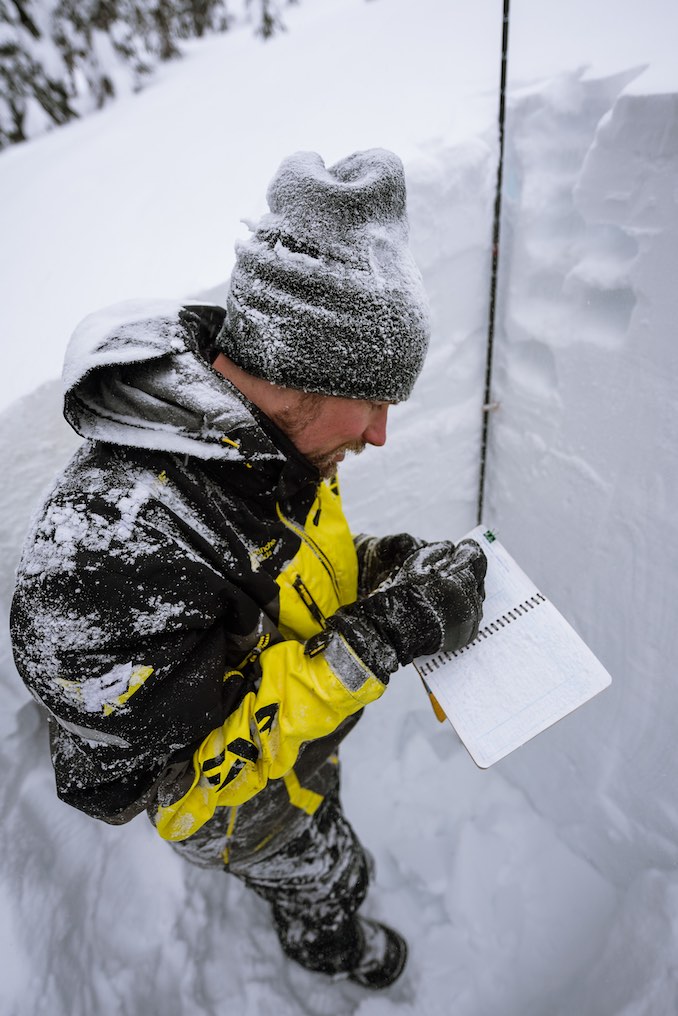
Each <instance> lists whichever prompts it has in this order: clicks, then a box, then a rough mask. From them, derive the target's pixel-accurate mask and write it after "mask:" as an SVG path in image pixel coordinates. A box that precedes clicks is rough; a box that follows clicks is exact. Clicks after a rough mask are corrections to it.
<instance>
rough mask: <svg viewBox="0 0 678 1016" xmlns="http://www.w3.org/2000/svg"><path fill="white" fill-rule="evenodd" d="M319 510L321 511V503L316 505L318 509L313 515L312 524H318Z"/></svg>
mask: <svg viewBox="0 0 678 1016" xmlns="http://www.w3.org/2000/svg"><path fill="white" fill-rule="evenodd" d="M321 511H322V506H321V505H318V510H317V512H316V513H315V515H314V516H313V525H314V526H317V525H319V523H320V512H321Z"/></svg>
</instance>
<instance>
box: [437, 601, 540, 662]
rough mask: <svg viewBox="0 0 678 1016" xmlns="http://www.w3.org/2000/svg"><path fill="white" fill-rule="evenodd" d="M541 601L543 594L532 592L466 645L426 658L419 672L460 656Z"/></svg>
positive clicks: (532, 608) (482, 629)
mask: <svg viewBox="0 0 678 1016" xmlns="http://www.w3.org/2000/svg"><path fill="white" fill-rule="evenodd" d="M542 603H546V597H545V596H544V594H543V593H534V594H533V595H532V596H529V597H528V598H527V599H526V600H523V602H522V603H519V604H518V605H517V606H515V607H512V608H511V610H507V611H506V613H505V614H502V615H501V617H498V618H496V619H495V620H494V621H491V622H490V623H489V624H487V625H485V627H484V628H481V629H480V630H479V632H478V634H477V635H476V637H475V638H474V640H473V642H469V644H468V645H467V646H463V647H462V648H461V649H455V650H453V651H452V652H451V653H447V652H441V653H436V655H435V656H432V657H431V658H430V660H426V662H425V663H423V664H421V665H419V672H420V674H421V675H422V677H425V676H426V675H427V674H432V673H433V671H434V670H438V668H439V667H442V666H443V664H445V663H447V662H448V661H449V660H451V659H453V658H454V657H455V656H461V655H462V654H463V653H465V652H467V651H468V650H469V649H471V648H472V647H473V646H477V645H478V644H479V643H480V642H483V641H484V640H485V639H487V638H490V637H491V636H492V635H496V633H497V632H499V631H501V630H502V628H505V627H506V626H507V625H508V624H511V622H512V621H516V620H517V619H518V618H519V617H522V616H523V615H524V614H529V612H530V611H531V610H534V608H535V607H538V606H539V605H540V604H542Z"/></svg>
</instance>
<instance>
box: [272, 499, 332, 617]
mask: <svg viewBox="0 0 678 1016" xmlns="http://www.w3.org/2000/svg"><path fill="white" fill-rule="evenodd" d="M275 507H276V511H277V513H278V518H279V519H280V521H281V522H282V523H283V525H284V526H287V528H288V529H291V530H292V532H293V533H295V534H296V535H297V536H298V537H299V539H300V540H302V541H303V542H304V543H305V544H306V546H307V547H309V548H310V549H311V550H312V551H313V553H314V554H315V556H316V557H317V558H318V560H319V561H320V563H321V565H322V566H323V568H324V569H325V571H326V572H327V574H328V575H329V577H330V581H331V583H332V587H333V589H334V592H335V593H336V597H337V600H339V602H341V596H340V593H339V583H338V581H337V576H336V573H335V571H334V568H333V567H332V562H331V561H330V559H329V558H328V557H327V555H326V554H325V552H324V551H323V550H322V549H321V548H320V547H319V546H318V544H317V543H316V542H315V540H312V539H311V537H310V536H309V535H308V533H307V532H306V530H305V529H303V528H302V527H301V526H297V525H296V524H295V523H294V522H292V521H291V520H290V519H288V518H286V517H285V516H284V515H283V513H282V510H281V508H280V505H279V504H277V503H276V506H275Z"/></svg>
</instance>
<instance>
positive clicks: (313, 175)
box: [218, 149, 429, 402]
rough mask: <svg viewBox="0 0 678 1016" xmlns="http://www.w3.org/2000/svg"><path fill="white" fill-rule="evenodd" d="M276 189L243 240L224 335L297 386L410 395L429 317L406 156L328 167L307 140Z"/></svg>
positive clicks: (257, 365) (365, 156)
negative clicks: (413, 242)
mask: <svg viewBox="0 0 678 1016" xmlns="http://www.w3.org/2000/svg"><path fill="white" fill-rule="evenodd" d="M267 199H268V204H269V208H270V213H269V214H267V215H264V216H263V217H262V219H261V220H260V221H259V223H257V224H256V226H255V227H254V229H253V233H252V236H251V237H250V238H249V239H248V240H246V241H244V242H241V243H239V244H238V245H237V246H236V264H235V268H234V270H233V274H232V276H231V285H230V291H229V296H228V301H227V318H226V323H225V326H224V330H223V332H222V334H221V335H220V337H219V339H218V345H219V347H220V348H221V349H223V351H224V352H225V353H227V354H228V355H229V356H230V357H231V358H232V359H233V360H234V361H235V362H236V363H237V364H238V365H239V366H240V367H242V368H243V369H244V370H247V371H248V372H249V373H251V374H254V375H256V376H258V377H263V378H266V379H267V380H269V381H272V382H274V383H276V384H280V385H285V386H286V387H290V388H297V389H301V390H303V391H314V392H321V393H324V394H327V395H342V396H347V397H350V398H364V399H371V400H378V401H388V402H399V401H402V400H403V399H405V398H407V397H408V396H409V394H410V391H411V388H412V385H413V384H414V381H415V380H416V377H417V376H418V374H419V372H420V370H421V367H422V365H423V361H424V356H425V353H426V348H427V344H428V335H429V324H428V311H427V302H426V297H425V293H424V289H423V284H422V281H421V276H420V274H419V272H418V270H417V268H416V265H415V264H414V260H413V258H412V255H411V253H410V250H409V247H408V243H407V240H408V229H407V219H406V190H405V177H404V172H403V167H402V163H401V161H400V159H399V158H398V157H397V156H396V155H394V154H393V153H392V152H388V151H386V150H384V149H371V150H369V151H366V152H355V153H354V154H353V155H350V156H348V158H346V159H343V160H341V161H340V162H338V163H337V164H336V165H334V166H332V167H330V168H329V169H326V168H325V165H324V163H323V160H322V159H321V157H320V156H319V155H317V154H316V153H314V152H298V153H296V154H294V155H291V156H289V157H288V158H287V159H285V160H284V161H283V162H282V164H281V165H280V167H279V169H278V171H277V173H276V174H275V176H274V178H273V180H272V181H271V183H270V185H269V188H268V192H267Z"/></svg>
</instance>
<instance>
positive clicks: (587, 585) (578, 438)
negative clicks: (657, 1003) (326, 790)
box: [486, 72, 678, 1012]
mask: <svg viewBox="0 0 678 1016" xmlns="http://www.w3.org/2000/svg"><path fill="white" fill-rule="evenodd" d="M635 76H636V74H635V72H629V73H628V74H621V75H618V76H616V77H613V78H608V79H605V80H599V81H595V80H586V79H585V78H583V77H582V76H581V75H578V74H572V75H566V76H563V77H560V78H558V79H556V80H553V81H552V82H550V83H549V84H548V85H547V86H546V87H543V88H540V89H539V90H535V91H534V92H532V93H525V94H522V95H517V96H514V97H513V100H512V103H511V106H510V111H509V119H508V129H507V136H508V148H507V155H506V163H507V165H506V171H505V180H506V193H505V198H504V218H503V224H502V237H503V242H502V254H501V269H500V270H501V275H500V293H499V310H498V322H497V339H496V360H495V372H494V391H493V398H494V399H496V400H497V401H499V403H500V408H499V410H498V411H497V412H496V413H495V414H494V415H493V418H492V425H491V440H490V455H489V462H488V490H487V499H486V505H487V511H486V521H487V522H488V523H492V524H493V525H495V526H496V527H497V529H498V531H499V535H500V537H501V539H502V540H503V541H504V543H505V544H506V546H507V547H508V548H510V550H511V551H512V553H513V554H514V555H515V556H516V557H517V558H518V560H519V561H521V563H522V564H523V566H524V567H525V569H526V571H528V573H530V574H531V575H533V576H534V578H535V580H536V581H537V582H538V583H539V584H540V585H541V587H542V588H543V590H544V592H545V593H546V594H547V595H549V596H550V597H551V599H552V600H553V601H554V602H555V603H556V605H558V606H559V607H560V609H561V610H562V611H563V613H565V614H566V616H567V617H568V618H569V619H570V621H571V622H572V623H573V624H574V626H575V627H576V628H577V629H578V631H579V632H580V633H581V634H582V636H583V637H584V638H585V639H586V641H587V642H588V643H589V644H590V645H591V647H592V648H593V650H594V651H595V652H596V653H597V655H598V656H599V657H600V659H601V660H602V661H603V663H604V664H605V666H606V667H607V668H608V670H609V671H610V673H611V674H612V677H613V684H612V687H611V689H609V690H608V691H606V692H605V693H604V694H602V695H601V696H600V697H599V698H598V699H596V700H595V701H594V702H592V703H590V704H588V705H587V706H585V707H584V708H583V709H581V710H579V711H578V712H577V713H576V714H574V715H573V716H571V717H568V718H567V719H565V720H563V721H562V722H561V723H560V724H558V725H557V726H556V727H554V728H552V729H551V730H550V731H549V732H548V733H547V734H546V735H542V736H541V737H539V738H537V739H536V740H534V741H532V742H531V743H530V744H528V745H527V746H525V747H524V748H523V749H521V750H520V751H518V752H516V753H515V754H514V755H513V756H511V757H510V758H508V759H507V760H506V761H505V762H504V763H502V764H501V765H502V766H503V770H504V772H505V774H506V775H507V776H508V777H509V778H511V779H512V780H514V781H515V782H516V783H518V784H520V786H521V788H522V789H523V790H524V791H525V792H526V793H527V794H528V795H529V797H530V799H531V801H532V802H533V804H534V805H535V807H536V808H537V809H538V810H539V811H540V812H542V813H543V814H544V815H545V816H547V817H549V818H551V819H552V820H553V821H554V823H556V824H557V826H559V827H560V831H561V835H562V837H563V838H564V839H565V841H566V842H568V843H569V845H570V846H571V847H572V848H573V849H575V850H576V851H577V852H578V853H580V854H581V855H582V856H584V857H586V858H588V859H589V860H590V861H591V862H592V863H593V864H594V865H595V866H596V867H597V868H598V869H599V870H600V871H602V872H604V873H605V875H606V876H607V877H608V878H610V879H611V880H612V881H613V882H614V883H616V885H617V886H618V887H625V886H628V885H629V884H630V883H633V882H634V880H640V881H644V880H645V879H646V877H647V872H648V870H649V869H659V871H660V872H662V876H661V877H662V878H664V879H665V880H666V882H667V884H668V881H671V882H672V883H674V887H675V882H676V876H675V862H676V846H675V845H676V841H677V840H678V802H677V800H676V789H675V788H676V785H677V784H678V779H677V777H678V762H677V760H676V751H675V725H676V715H678V682H676V679H675V673H676V657H677V655H678V635H677V626H676V623H675V603H676V598H677V597H676V585H677V583H678V512H677V511H676V502H677V500H678V473H677V470H676V449H677V448H678V398H677V396H678V390H677V389H678V345H677V344H676V340H675V321H676V317H677V312H678V294H677V292H676V283H675V275H676V266H677V265H678V188H677V187H676V180H678V95H675V94H647V95H644V94H641V93H639V92H637V91H634V92H631V91H628V90H627V91H623V89H625V88H626V86H627V85H628V83H629V81H630V80H631V79H632V78H634V77H635ZM641 83H642V82H641ZM634 88H635V89H637V88H638V84H635V85H634ZM643 873H645V874H643ZM634 892H635V895H634V896H633V897H631V896H629V899H631V898H633V899H634V900H635V903H634V904H633V905H634V906H636V905H637V904H638V901H639V900H642V899H645V897H644V896H643V895H642V894H640V895H639V893H638V891H634ZM652 895H656V885H653V887H652ZM606 1011H615V1012H616V1011H617V1010H613V1009H609V1010H606ZM645 1011H646V1010H643V1012H645Z"/></svg>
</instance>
